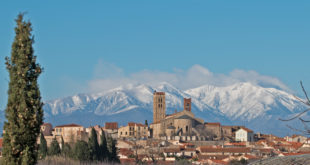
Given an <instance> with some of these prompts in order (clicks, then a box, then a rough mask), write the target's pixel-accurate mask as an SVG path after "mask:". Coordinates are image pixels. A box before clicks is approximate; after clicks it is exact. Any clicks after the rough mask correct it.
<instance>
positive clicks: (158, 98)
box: [153, 91, 166, 123]
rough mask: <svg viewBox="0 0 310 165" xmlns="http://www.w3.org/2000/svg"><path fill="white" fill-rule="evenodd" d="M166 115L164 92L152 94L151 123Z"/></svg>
mask: <svg viewBox="0 0 310 165" xmlns="http://www.w3.org/2000/svg"><path fill="white" fill-rule="evenodd" d="M165 117H166V100H165V92H156V91H155V92H154V94H153V123H156V122H159V121H160V120H162V119H164V118H165Z"/></svg>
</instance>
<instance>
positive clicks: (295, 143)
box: [289, 142, 303, 149]
mask: <svg viewBox="0 0 310 165" xmlns="http://www.w3.org/2000/svg"><path fill="white" fill-rule="evenodd" d="M289 143H290V144H291V146H292V147H293V148H294V149H298V148H300V147H301V146H302V145H303V143H299V142H289Z"/></svg>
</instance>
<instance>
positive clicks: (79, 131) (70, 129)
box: [53, 124, 88, 143]
mask: <svg viewBox="0 0 310 165" xmlns="http://www.w3.org/2000/svg"><path fill="white" fill-rule="evenodd" d="M53 136H54V137H56V138H57V137H58V138H59V137H62V138H63V139H64V142H65V143H70V142H76V141H77V140H84V141H88V133H87V132H86V129H85V128H84V127H83V126H81V125H78V124H66V125H59V126H56V127H55V128H54V131H53Z"/></svg>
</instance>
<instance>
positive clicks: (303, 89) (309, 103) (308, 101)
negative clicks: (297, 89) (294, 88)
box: [300, 81, 310, 105]
mask: <svg viewBox="0 0 310 165" xmlns="http://www.w3.org/2000/svg"><path fill="white" fill-rule="evenodd" d="M300 86H301V88H302V91H303V92H304V94H305V96H306V98H307V103H308V104H307V105H310V100H309V97H308V95H307V92H306V90H305V88H304V86H303V85H302V81H300Z"/></svg>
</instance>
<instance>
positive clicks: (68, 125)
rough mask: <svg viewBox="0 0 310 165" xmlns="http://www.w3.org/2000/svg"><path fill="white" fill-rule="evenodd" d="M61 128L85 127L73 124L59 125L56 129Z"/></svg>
mask: <svg viewBox="0 0 310 165" xmlns="http://www.w3.org/2000/svg"><path fill="white" fill-rule="evenodd" d="M59 127H83V126H81V125H78V124H74V123H72V124H65V125H58V126H56V127H55V128H59Z"/></svg>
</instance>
